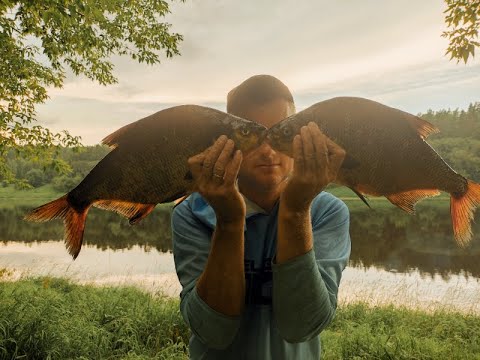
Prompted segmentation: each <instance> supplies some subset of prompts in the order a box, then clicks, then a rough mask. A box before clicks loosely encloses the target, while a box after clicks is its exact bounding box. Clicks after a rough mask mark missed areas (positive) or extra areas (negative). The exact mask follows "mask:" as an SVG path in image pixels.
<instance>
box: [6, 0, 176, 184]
mask: <svg viewBox="0 0 480 360" xmlns="http://www.w3.org/2000/svg"><path fill="white" fill-rule="evenodd" d="M168 13H169V5H168V3H167V2H166V1H162V0H159V1H157V0H139V1H128V2H125V1H121V0H63V1H57V0H46V1H27V0H18V1H10V0H6V1H1V2H0V44H2V46H0V178H3V179H4V181H7V182H13V181H15V179H16V178H15V175H14V173H13V171H12V169H11V167H9V166H8V164H6V162H5V160H4V159H5V156H6V154H7V153H8V152H9V151H11V150H12V149H14V150H15V156H16V157H20V158H24V159H35V160H38V161H39V162H41V163H42V164H43V165H44V166H51V167H53V168H56V170H57V171H64V170H68V169H65V168H64V167H62V164H58V163H57V162H56V158H57V155H58V152H59V147H60V146H64V147H69V146H76V145H78V144H79V141H80V138H78V137H76V136H72V135H70V134H69V133H68V132H66V131H64V132H62V133H58V134H55V133H52V132H51V131H50V130H48V129H46V128H44V127H41V126H39V125H34V123H35V115H36V114H35V105H36V104H39V103H43V102H45V101H46V100H47V98H48V94H47V90H46V88H47V87H61V86H62V84H63V81H64V79H65V69H66V68H69V69H71V70H72V71H73V73H74V74H75V75H81V74H83V75H85V76H87V77H88V78H90V79H91V80H94V81H98V82H99V83H100V84H103V85H107V84H112V83H115V82H116V81H117V80H116V78H115V77H114V75H113V72H112V71H113V64H112V63H111V61H110V60H109V59H110V58H111V57H112V56H113V55H126V56H129V57H131V58H132V59H134V60H137V61H138V62H144V63H147V64H156V63H159V62H160V56H159V51H161V50H162V51H163V52H164V53H165V55H166V56H167V57H172V56H174V55H178V54H179V51H178V48H177V44H178V43H179V42H180V41H181V40H182V36H181V35H179V34H176V33H172V32H170V24H168V23H165V22H161V19H162V18H163V17H164V16H165V15H166V14H168Z"/></svg>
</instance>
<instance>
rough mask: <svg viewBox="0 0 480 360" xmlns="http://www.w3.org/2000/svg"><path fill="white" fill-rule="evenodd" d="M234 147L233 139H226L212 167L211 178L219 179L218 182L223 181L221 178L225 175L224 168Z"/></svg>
mask: <svg viewBox="0 0 480 360" xmlns="http://www.w3.org/2000/svg"><path fill="white" fill-rule="evenodd" d="M234 148H235V143H234V142H233V140H231V139H228V140H227V142H226V143H225V146H224V147H223V150H222V152H221V153H220V155H219V156H218V159H217V161H216V162H215V165H214V167H213V178H214V179H215V180H216V181H219V182H222V181H223V178H224V175H225V169H226V167H227V164H228V162H229V161H230V160H231V157H232V153H233V149H234Z"/></svg>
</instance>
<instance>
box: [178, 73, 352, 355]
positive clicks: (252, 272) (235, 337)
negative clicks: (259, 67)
mask: <svg viewBox="0 0 480 360" xmlns="http://www.w3.org/2000/svg"><path fill="white" fill-rule="evenodd" d="M227 111H228V112H229V113H232V114H235V115H237V116H241V117H243V118H246V119H249V120H253V121H257V122H259V123H261V124H263V125H265V126H266V127H271V126H272V125H274V124H276V123H277V122H279V121H281V120H282V119H284V118H285V117H287V116H289V115H291V114H293V113H294V112H295V106H294V103H293V98H292V95H291V93H290V91H289V90H288V88H287V87H286V86H285V85H284V84H283V83H282V82H280V81H279V80H278V79H276V78H274V77H272V76H266V75H259V76H254V77H251V78H249V79H247V80H246V81H244V82H243V83H242V84H240V85H239V86H238V87H236V88H235V89H233V90H232V91H231V92H230V93H229V95H228V99H227ZM293 149H294V151H293V154H294V157H293V159H292V158H290V157H288V156H286V155H284V154H281V153H278V152H276V151H274V150H273V149H272V148H271V147H270V145H269V144H268V143H267V142H264V143H262V144H261V146H260V147H258V148H257V149H255V150H252V151H250V152H248V153H244V154H242V153H241V152H240V151H235V150H234V143H233V141H232V140H230V139H227V138H226V137H225V136H221V137H220V138H219V139H218V140H217V141H216V142H215V144H214V145H213V146H212V147H210V148H209V149H207V150H206V151H204V152H203V153H201V154H198V155H197V156H194V157H192V158H191V159H189V166H190V169H191V172H192V174H193V176H194V178H195V179H196V181H197V185H198V192H196V193H193V194H192V195H191V196H190V197H189V198H188V199H187V200H185V201H184V202H183V203H181V204H180V205H179V206H177V208H176V209H175V211H174V214H173V218H172V230H173V242H174V247H173V249H174V257H175V265H176V270H177V274H178V277H179V280H180V282H181V284H182V287H183V289H182V292H181V304H180V308H181V313H182V315H183V317H184V319H185V320H186V322H187V323H188V325H189V326H190V329H191V331H192V337H191V339H190V346H189V349H190V357H191V358H192V359H302V360H303V359H319V358H320V353H321V350H320V340H319V336H318V334H319V333H320V332H321V331H322V330H323V329H324V328H325V327H326V326H327V325H328V324H329V323H330V322H331V320H332V318H333V316H334V313H335V309H336V303H337V293H338V285H339V282H340V277H341V273H342V270H343V269H344V267H345V266H346V264H347V261H348V257H349V255H350V237H349V213H348V209H347V207H346V206H345V204H344V203H343V202H341V201H340V200H339V199H337V198H335V197H334V196H332V195H330V194H329V193H326V192H322V190H323V189H324V188H325V186H327V185H328V184H329V183H330V182H331V181H332V180H334V179H335V177H336V174H337V172H338V170H339V168H340V166H341V163H342V161H343V159H344V156H345V152H344V150H343V149H341V148H340V147H338V146H337V145H336V144H335V143H333V142H331V141H330V140H329V139H328V138H326V137H325V136H324V135H323V134H322V132H321V131H320V130H319V128H318V127H317V126H316V125H315V124H314V123H310V124H308V126H305V127H303V128H302V130H301V134H299V135H297V136H296V137H295V139H294V142H293ZM237 179H238V181H237Z"/></svg>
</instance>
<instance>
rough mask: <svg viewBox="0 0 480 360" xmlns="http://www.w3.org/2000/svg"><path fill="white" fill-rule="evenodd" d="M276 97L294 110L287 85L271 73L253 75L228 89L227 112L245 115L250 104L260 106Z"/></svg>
mask: <svg viewBox="0 0 480 360" xmlns="http://www.w3.org/2000/svg"><path fill="white" fill-rule="evenodd" d="M277 99H285V100H286V101H287V102H289V103H290V104H291V106H292V110H293V112H294V111H295V102H294V101H293V96H292V93H291V92H290V90H289V89H288V87H287V86H286V85H285V84H284V83H283V82H281V81H280V80H278V79H277V78H276V77H274V76H271V75H255V76H252V77H250V78H248V79H247V80H245V81H244V82H242V83H241V84H240V85H238V86H237V87H235V88H233V89H232V90H230V91H229V93H228V95H227V112H228V113H230V114H233V115H236V116H240V117H245V114H246V112H247V111H248V110H249V108H251V107H252V106H260V105H264V104H267V103H269V102H270V101H273V100H277Z"/></svg>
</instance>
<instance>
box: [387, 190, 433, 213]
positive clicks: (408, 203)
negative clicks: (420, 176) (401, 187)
mask: <svg viewBox="0 0 480 360" xmlns="http://www.w3.org/2000/svg"><path fill="white" fill-rule="evenodd" d="M439 194H440V191H439V190H437V189H431V190H429V189H422V190H412V191H406V192H401V193H396V194H391V195H389V196H386V198H387V199H388V200H389V201H390V202H391V203H392V204H393V205H395V206H398V207H399V208H400V209H402V210H405V211H406V212H408V213H409V214H413V213H415V204H416V203H417V202H419V201H420V200H423V199H425V198H428V197H432V196H437V195H439Z"/></svg>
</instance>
